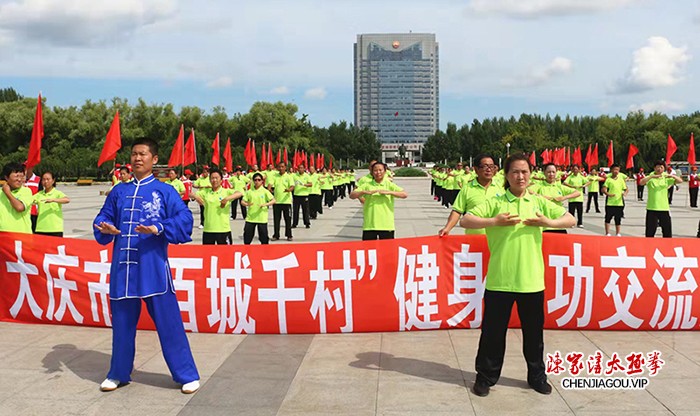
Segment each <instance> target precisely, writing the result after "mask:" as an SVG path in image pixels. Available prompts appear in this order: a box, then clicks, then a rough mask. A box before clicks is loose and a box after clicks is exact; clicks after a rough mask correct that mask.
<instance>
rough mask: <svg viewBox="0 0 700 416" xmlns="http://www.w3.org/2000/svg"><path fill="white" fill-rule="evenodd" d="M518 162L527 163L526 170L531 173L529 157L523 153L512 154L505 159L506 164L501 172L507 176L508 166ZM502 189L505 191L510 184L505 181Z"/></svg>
mask: <svg viewBox="0 0 700 416" xmlns="http://www.w3.org/2000/svg"><path fill="white" fill-rule="evenodd" d="M520 160H522V161H525V162H527V168H528V169H529V170H530V172H532V165H531V164H530V155H527V154H525V153H513V154H512V155H510V156H508V157H507V158H506V163H505V165H504V166H503V170H504V171H505V173H506V174H508V172H509V171H510V165H512V164H513V162H517V161H520ZM503 187H504V188H505V189H508V188H510V183H508V181H507V180H506V182H505V183H504V184H503Z"/></svg>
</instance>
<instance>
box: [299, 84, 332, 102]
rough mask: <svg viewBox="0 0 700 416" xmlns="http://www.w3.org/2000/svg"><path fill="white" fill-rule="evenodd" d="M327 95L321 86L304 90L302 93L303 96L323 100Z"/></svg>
mask: <svg viewBox="0 0 700 416" xmlns="http://www.w3.org/2000/svg"><path fill="white" fill-rule="evenodd" d="M326 95H328V92H327V91H326V89H325V88H323V87H316V88H311V89H308V90H306V92H305V93H304V98H310V99H312V100H323V99H324V98H326Z"/></svg>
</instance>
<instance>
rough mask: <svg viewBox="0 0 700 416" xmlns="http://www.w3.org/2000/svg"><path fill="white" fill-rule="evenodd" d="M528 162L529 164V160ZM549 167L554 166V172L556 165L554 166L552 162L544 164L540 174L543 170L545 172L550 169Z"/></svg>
mask: <svg viewBox="0 0 700 416" xmlns="http://www.w3.org/2000/svg"><path fill="white" fill-rule="evenodd" d="M528 162H529V160H528ZM550 166H554V170H557V165H555V164H554V163H552V162H548V163H545V164H544V166H542V172H544V171H545V170H547V168H548V167H550Z"/></svg>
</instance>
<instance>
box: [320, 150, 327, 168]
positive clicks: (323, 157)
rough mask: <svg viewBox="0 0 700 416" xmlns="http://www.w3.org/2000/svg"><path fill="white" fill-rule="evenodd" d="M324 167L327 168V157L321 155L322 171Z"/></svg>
mask: <svg viewBox="0 0 700 416" xmlns="http://www.w3.org/2000/svg"><path fill="white" fill-rule="evenodd" d="M324 167H326V155H325V154H322V155H321V169H323V168H324Z"/></svg>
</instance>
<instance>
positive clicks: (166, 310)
mask: <svg viewBox="0 0 700 416" xmlns="http://www.w3.org/2000/svg"><path fill="white" fill-rule="evenodd" d="M141 302H142V299H140V298H136V299H121V300H110V306H111V308H112V361H111V363H110V369H109V373H108V374H107V378H111V379H115V380H119V381H120V382H122V383H125V382H128V381H131V372H132V370H133V368H134V355H135V354H136V324H137V323H138V321H139V316H140V315H141ZM143 302H145V303H146V308H147V309H148V314H149V315H151V318H152V319H153V322H154V323H155V324H156V330H157V331H158V339H159V340H160V346H161V348H162V349H163V357H164V358H165V362H166V364H167V365H168V369H170V373H171V374H172V376H173V380H175V382H176V383H180V384H186V383H189V382H190V381H194V380H199V373H198V372H197V366H195V364H194V358H193V357H192V351H191V350H190V344H189V342H188V341H187V335H185V327H184V326H183V325H182V317H181V315H180V307H179V306H178V304H177V297H176V296H175V294H174V293H172V292H171V291H168V292H166V293H165V294H163V295H156V296H151V297H148V298H143Z"/></svg>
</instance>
